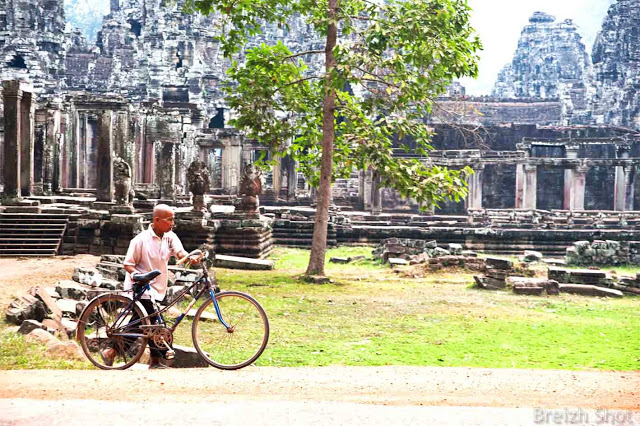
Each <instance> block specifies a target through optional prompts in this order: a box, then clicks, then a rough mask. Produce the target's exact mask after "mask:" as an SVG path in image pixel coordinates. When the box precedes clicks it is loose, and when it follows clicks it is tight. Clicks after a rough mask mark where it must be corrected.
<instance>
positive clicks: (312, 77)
mask: <svg viewBox="0 0 640 426" xmlns="http://www.w3.org/2000/svg"><path fill="white" fill-rule="evenodd" d="M314 78H323V77H319V76H317V75H312V76H311V77H305V78H301V79H299V80H296V81H292V82H291V83H287V84H285V85H284V86H280V87H278V88H277V89H276V90H274V91H273V93H272V94H271V95H272V96H273V95H275V94H276V93H278V92H279V91H280V89H284V88H285V87H289V86H293V85H294V84H299V83H302V82H303V81H307V80H313V79H314Z"/></svg>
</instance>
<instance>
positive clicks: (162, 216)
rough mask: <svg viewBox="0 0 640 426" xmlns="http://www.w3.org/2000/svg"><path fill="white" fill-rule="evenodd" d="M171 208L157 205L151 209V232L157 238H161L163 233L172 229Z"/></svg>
mask: <svg viewBox="0 0 640 426" xmlns="http://www.w3.org/2000/svg"><path fill="white" fill-rule="evenodd" d="M173 219H174V213H173V207H170V206H168V205H166V204H158V205H157V206H155V207H154V208H153V224H152V225H151V226H152V227H153V231H154V232H155V233H156V235H157V236H159V237H162V236H163V235H164V233H165V232H169V231H171V229H173Z"/></svg>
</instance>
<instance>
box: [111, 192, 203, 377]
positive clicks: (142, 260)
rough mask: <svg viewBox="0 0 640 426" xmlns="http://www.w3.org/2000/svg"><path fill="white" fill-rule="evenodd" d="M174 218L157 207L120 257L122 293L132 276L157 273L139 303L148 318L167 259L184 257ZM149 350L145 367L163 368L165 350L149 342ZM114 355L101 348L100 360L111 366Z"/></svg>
mask: <svg viewBox="0 0 640 426" xmlns="http://www.w3.org/2000/svg"><path fill="white" fill-rule="evenodd" d="M174 218H175V214H174V212H173V209H172V208H171V207H170V206H168V205H166V204H158V205H157V206H156V207H155V208H154V209H153V222H152V223H151V225H149V228H148V229H146V230H145V231H143V232H141V233H140V234H138V235H137V236H136V237H135V238H134V239H133V240H131V243H130V244H129V249H128V250H127V255H126V256H125V258H124V269H125V270H126V271H127V276H126V278H125V281H124V289H125V290H131V289H132V287H133V279H132V278H131V275H132V274H135V273H146V272H149V271H152V270H154V269H157V270H159V271H160V272H161V274H160V275H158V276H157V277H156V278H155V279H154V280H153V281H151V282H150V283H149V284H150V286H151V289H150V290H149V291H147V292H145V294H144V295H143V296H142V299H141V300H140V303H141V304H142V306H144V309H145V310H146V311H147V314H149V315H151V314H152V313H154V312H156V309H155V306H154V303H153V300H162V299H164V297H165V294H166V292H167V281H168V277H167V262H168V261H169V258H171V256H175V257H177V258H178V259H182V258H184V257H185V256H187V255H188V253H187V252H186V251H185V249H184V248H183V247H182V243H181V242H180V239H179V238H178V236H177V235H176V234H175V233H174V232H173V231H172V229H173V222H174ZM199 259H200V258H199V257H198V255H197V254H194V255H192V259H191V260H192V262H194V263H197V262H198V261H199ZM152 298H153V300H152ZM150 320H151V323H152V324H154V323H156V322H157V321H158V317H157V316H154V317H152V318H150ZM149 348H150V350H151V360H150V362H149V368H165V364H164V363H163V362H162V360H163V359H166V352H167V350H166V349H160V348H158V347H157V346H156V345H155V344H153V342H149ZM116 355H117V352H116V350H115V349H113V348H109V349H105V350H104V351H103V352H102V357H103V358H104V361H105V363H107V365H112V364H113V361H114V360H115V358H116Z"/></svg>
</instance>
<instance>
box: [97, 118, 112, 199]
mask: <svg viewBox="0 0 640 426" xmlns="http://www.w3.org/2000/svg"><path fill="white" fill-rule="evenodd" d="M112 118H113V112H112V111H111V110H104V111H101V112H99V115H98V149H97V161H96V201H100V202H112V201H113V190H114V184H113V134H112V129H113V123H112V121H113V120H112Z"/></svg>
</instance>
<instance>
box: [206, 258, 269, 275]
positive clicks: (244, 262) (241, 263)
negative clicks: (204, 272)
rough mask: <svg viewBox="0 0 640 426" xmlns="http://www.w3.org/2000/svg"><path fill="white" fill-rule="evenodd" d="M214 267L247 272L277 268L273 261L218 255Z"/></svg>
mask: <svg viewBox="0 0 640 426" xmlns="http://www.w3.org/2000/svg"><path fill="white" fill-rule="evenodd" d="M213 265H214V266H216V267H219V268H229V269H245V270H261V271H266V270H272V269H273V268H274V266H275V262H274V261H273V260H261V259H252V258H249V257H238V256H225V255H221V254H216V256H215V259H214V260H213Z"/></svg>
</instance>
